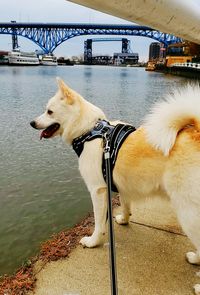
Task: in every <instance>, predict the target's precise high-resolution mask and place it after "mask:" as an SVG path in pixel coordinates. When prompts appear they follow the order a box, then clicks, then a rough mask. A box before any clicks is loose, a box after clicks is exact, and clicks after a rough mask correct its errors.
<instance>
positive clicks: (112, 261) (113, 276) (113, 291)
mask: <svg viewBox="0 0 200 295" xmlns="http://www.w3.org/2000/svg"><path fill="white" fill-rule="evenodd" d="M104 158H105V164H106V165H105V166H106V183H107V203H108V229H109V231H108V232H109V257H110V280H111V294H112V295H117V294H118V290H117V268H116V255H115V237H114V226H113V218H112V189H111V178H112V175H111V169H110V141H109V139H108V138H107V133H105V134H104Z"/></svg>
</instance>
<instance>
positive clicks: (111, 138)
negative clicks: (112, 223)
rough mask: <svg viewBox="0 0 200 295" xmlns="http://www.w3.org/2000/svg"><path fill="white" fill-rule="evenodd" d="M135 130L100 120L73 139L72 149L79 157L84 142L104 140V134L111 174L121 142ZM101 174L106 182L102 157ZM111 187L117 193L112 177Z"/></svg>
mask: <svg viewBox="0 0 200 295" xmlns="http://www.w3.org/2000/svg"><path fill="white" fill-rule="evenodd" d="M135 130H136V129H135V127H133V126H131V125H125V124H117V125H116V126H113V125H111V124H110V123H109V122H107V121H105V120H101V121H98V122H97V123H96V125H95V126H94V128H93V129H92V130H90V131H89V132H87V133H85V134H83V135H81V136H79V137H77V138H75V139H74V140H73V142H72V147H73V149H74V151H75V152H76V154H77V155H78V157H80V155H81V153H82V151H83V149H84V143H85V142H86V141H91V140H93V139H96V138H104V135H105V134H106V138H107V144H109V147H110V166H111V172H113V169H114V166H115V162H116V160H117V155H118V152H119V149H120V147H121V146H122V144H123V142H124V141H125V139H126V138H127V137H128V135H129V134H130V133H132V132H134V131H135ZM104 144H105V142H104ZM102 173H103V177H104V180H105V181H106V165H105V159H104V156H102ZM111 187H112V191H113V192H118V190H117V188H116V186H115V184H114V182H113V177H112V181H111Z"/></svg>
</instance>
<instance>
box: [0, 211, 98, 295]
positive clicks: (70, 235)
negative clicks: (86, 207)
mask: <svg viewBox="0 0 200 295" xmlns="http://www.w3.org/2000/svg"><path fill="white" fill-rule="evenodd" d="M93 225H94V218H93V214H91V213H90V214H89V215H88V216H87V217H85V218H84V219H83V220H82V221H80V222H79V223H77V224H76V225H75V226H74V227H72V228H70V229H67V230H63V231H61V232H59V233H56V234H53V235H52V236H51V237H50V238H49V239H48V240H47V241H45V242H44V243H42V244H41V247H40V251H39V253H38V254H37V255H36V256H35V257H32V258H30V259H28V260H27V261H26V262H24V263H23V264H22V266H21V267H20V268H18V269H17V270H16V272H15V273H14V274H13V275H6V274H5V275H3V276H1V277H0V295H5V294H7V295H10V294H16V295H17V294H21V295H23V294H27V292H29V291H33V290H34V288H35V285H36V274H38V272H39V271H41V270H42V269H43V268H44V267H45V265H46V264H47V263H48V262H50V261H57V260H59V259H64V258H67V257H69V255H70V253H71V251H72V250H73V249H75V248H76V247H77V246H78V245H79V241H80V239H81V238H82V237H83V236H85V235H90V234H91V228H92V227H93ZM38 261H41V262H42V266H41V268H40V270H39V271H37V273H35V271H34V267H35V265H36V263H37V262H38Z"/></svg>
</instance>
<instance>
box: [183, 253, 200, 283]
mask: <svg viewBox="0 0 200 295" xmlns="http://www.w3.org/2000/svg"><path fill="white" fill-rule="evenodd" d="M186 258H187V261H188V262H189V263H191V264H200V258H199V255H198V254H196V253H195V252H187V253H186ZM199 286H200V285H199Z"/></svg>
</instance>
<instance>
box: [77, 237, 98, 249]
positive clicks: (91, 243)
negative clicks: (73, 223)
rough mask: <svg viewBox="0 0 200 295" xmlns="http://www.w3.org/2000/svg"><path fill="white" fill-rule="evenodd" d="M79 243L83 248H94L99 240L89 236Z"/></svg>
mask: <svg viewBox="0 0 200 295" xmlns="http://www.w3.org/2000/svg"><path fill="white" fill-rule="evenodd" d="M79 243H80V244H82V245H83V247H88V248H94V247H97V246H99V245H100V240H99V239H96V238H95V237H93V236H91V237H84V238H82V239H81V240H80V242H79Z"/></svg>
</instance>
